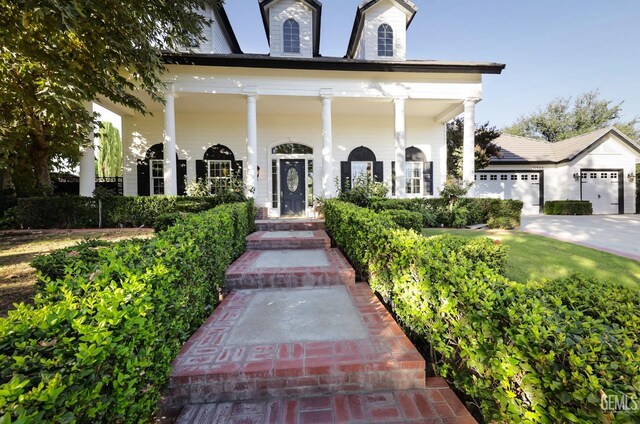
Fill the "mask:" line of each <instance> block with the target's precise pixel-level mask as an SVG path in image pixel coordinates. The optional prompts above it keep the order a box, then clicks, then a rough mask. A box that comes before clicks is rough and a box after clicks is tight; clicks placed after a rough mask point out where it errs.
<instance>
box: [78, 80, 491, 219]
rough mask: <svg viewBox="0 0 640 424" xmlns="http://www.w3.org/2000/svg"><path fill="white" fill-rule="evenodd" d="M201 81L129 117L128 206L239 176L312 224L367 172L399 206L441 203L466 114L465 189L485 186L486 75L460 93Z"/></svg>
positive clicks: (438, 88)
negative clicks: (476, 124)
mask: <svg viewBox="0 0 640 424" xmlns="http://www.w3.org/2000/svg"><path fill="white" fill-rule="evenodd" d="M194 68H195V69H200V68H196V67H191V68H190V69H194ZM201 70H202V71H203V74H199V73H193V74H190V75H186V73H180V74H177V75H175V76H173V77H172V83H171V84H170V86H169V88H170V89H169V90H167V92H166V95H165V99H166V105H164V106H163V105H161V104H158V103H153V102H152V101H151V100H150V99H146V102H147V104H148V106H149V109H150V111H151V112H152V115H150V116H140V115H138V114H134V113H130V112H127V111H121V113H122V114H123V143H124V152H125V153H124V154H125V159H124V167H125V170H124V193H125V195H130V196H135V195H158V194H165V195H180V194H184V191H185V182H190V181H194V180H196V179H197V180H203V181H205V182H207V183H208V184H212V185H213V184H216V183H217V182H219V181H220V180H223V179H225V178H231V176H232V175H236V176H239V177H241V178H242V180H243V182H244V185H245V187H246V191H247V193H248V194H249V195H250V196H253V197H254V198H255V200H256V204H257V205H258V206H261V207H266V208H267V210H268V215H269V217H278V216H283V215H302V216H308V217H312V216H314V204H315V199H316V198H317V197H333V196H335V195H336V193H337V192H338V191H339V190H342V189H344V188H345V186H348V185H349V184H352V183H353V181H354V180H355V179H356V178H357V177H358V176H359V175H362V174H364V173H367V174H369V175H370V176H371V177H372V178H374V179H375V180H376V181H378V182H382V183H384V184H385V185H386V186H387V187H388V188H389V189H390V191H391V193H390V194H391V195H392V196H394V197H400V198H402V197H412V196H416V197H429V196H437V195H438V194H439V189H440V187H441V186H442V185H443V183H444V181H445V179H446V175H447V169H446V158H447V151H446V122H448V121H449V120H450V119H452V118H453V117H455V116H457V115H459V114H460V113H462V112H464V113H465V118H467V122H468V123H469V125H468V126H469V128H468V129H467V130H468V131H466V133H465V134H466V135H465V146H466V149H465V158H464V160H465V178H466V179H468V180H471V179H472V178H473V115H474V108H475V103H476V102H477V99H478V98H479V97H480V95H481V83H480V80H479V78H478V76H474V75H456V78H457V79H458V78H459V79H461V80H462V82H458V83H451V82H450V81H449V80H444V79H443V78H442V76H438V75H421V74H418V75H416V74H411V75H406V76H405V77H406V79H407V80H410V81H407V82H406V83H404V84H401V83H399V82H397V81H388V79H389V76H388V75H385V76H384V78H382V76H381V77H380V78H381V79H380V80H376V79H375V78H373V79H372V80H368V81H360V80H356V79H354V78H353V77H352V76H349V77H348V79H347V78H346V77H345V76H344V74H340V73H336V72H334V73H333V74H337V75H333V77H334V78H336V79H334V80H331V79H329V80H327V78H322V77H321V76H320V75H315V76H313V77H311V76H309V74H310V72H309V71H305V72H303V71H299V72H293V71H289V72H288V73H290V74H292V75H291V76H290V78H289V79H287V80H286V81H285V80H284V79H283V78H282V77H280V76H277V77H276V76H274V75H273V74H271V75H269V76H268V77H267V76H266V75H263V76H262V77H261V78H258V77H252V78H249V77H247V78H245V80H242V79H237V78H236V79H234V78H231V75H226V76H224V75H223V76H218V75H217V74H216V75H214V74H213V72H212V71H211V69H209V68H202V69H201ZM245 72H246V71H245ZM258 72H259V71H257V70H256V73H258ZM262 72H263V73H267V72H268V71H262ZM223 73H224V72H223ZM311 73H312V74H316V73H315V72H311ZM293 74H305V76H304V77H303V76H302V75H297V76H294V75H293ZM302 79H304V85H302V81H301V80H302ZM248 83H252V84H248ZM314 85H315V87H314ZM324 86H333V87H338V88H332V89H327V88H322V87H324ZM107 106H108V105H107ZM469 146H471V147H470V148H469ZM469 153H470V154H469ZM81 172H82V173H83V174H84V173H85V172H86V173H90V172H91V170H90V169H88V167H85V169H82V170H81ZM85 179H88V178H85ZM81 186H82V184H81ZM85 186H86V187H87V188H86V189H85V192H84V193H81V194H83V195H87V193H90V192H89V191H88V186H89V185H85Z"/></svg>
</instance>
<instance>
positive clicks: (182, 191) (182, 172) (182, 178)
mask: <svg viewBox="0 0 640 424" xmlns="http://www.w3.org/2000/svg"><path fill="white" fill-rule="evenodd" d="M186 179H187V161H186V160H184V159H183V160H179V161H178V196H186V194H187V181H186Z"/></svg>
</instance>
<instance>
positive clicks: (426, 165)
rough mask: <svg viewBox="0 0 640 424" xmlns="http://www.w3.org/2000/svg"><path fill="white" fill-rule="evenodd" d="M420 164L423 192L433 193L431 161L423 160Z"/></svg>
mask: <svg viewBox="0 0 640 424" xmlns="http://www.w3.org/2000/svg"><path fill="white" fill-rule="evenodd" d="M422 166H423V167H422V180H423V181H424V191H425V194H433V162H423V165H422Z"/></svg>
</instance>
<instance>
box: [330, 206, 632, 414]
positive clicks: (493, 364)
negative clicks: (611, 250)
mask: <svg viewBox="0 0 640 424" xmlns="http://www.w3.org/2000/svg"><path fill="white" fill-rule="evenodd" d="M324 207H325V210H324V213H325V223H326V228H327V231H328V233H329V234H330V235H331V237H332V238H333V239H334V240H335V242H336V244H337V245H338V247H340V248H341V249H342V251H343V252H344V253H345V255H346V256H347V257H348V258H349V260H350V261H351V263H352V264H353V265H354V267H356V269H358V270H359V271H360V272H361V274H363V275H365V276H367V277H368V281H369V284H370V285H371V287H372V288H373V289H374V290H375V291H376V292H377V293H379V295H380V296H381V298H382V299H384V300H385V302H386V303H387V304H388V305H390V306H391V308H392V309H393V311H394V313H395V315H396V316H397V317H398V319H399V321H400V323H401V324H402V325H403V326H404V327H405V329H406V330H407V331H408V332H412V333H414V334H416V335H418V336H419V337H421V338H423V339H424V340H425V341H426V342H427V343H428V344H429V346H430V348H431V349H433V351H434V352H435V357H436V364H435V365H436V367H437V371H438V373H439V374H440V375H442V376H443V377H445V378H447V379H448V380H449V381H450V382H451V383H452V384H453V385H455V386H456V388H457V389H458V390H461V391H462V392H464V393H465V394H466V395H467V396H469V397H471V398H472V399H474V402H475V403H476V404H477V405H478V406H479V408H480V410H481V411H482V415H483V417H484V420H485V421H487V422H541V423H546V422H634V420H638V419H639V418H640V415H639V414H640V411H638V410H624V409H623V408H621V407H620V408H618V407H615V402H616V401H617V402H624V400H625V399H626V400H629V399H638V396H639V395H640V380H638V375H640V361H638V352H639V351H640V341H639V340H638V336H637V335H638V334H640V315H639V314H638V311H639V310H640V297H639V296H638V293H637V291H636V290H634V289H630V288H625V287H621V286H619V285H610V284H606V283H603V282H601V281H599V280H596V279H594V278H591V277H585V276H582V275H578V274H575V275H570V276H568V277H566V278H560V279H555V280H542V281H537V282H536V281H534V282H526V283H520V282H515V281H511V280H509V279H507V278H505V276H504V275H505V274H506V272H507V269H508V262H507V249H506V248H505V246H504V244H503V243H496V242H494V240H491V239H489V238H485V237H481V238H476V239H471V240H468V239H464V238H461V237H455V236H451V235H441V236H436V237H430V238H427V237H424V236H422V235H419V234H418V233H416V232H414V231H410V230H405V229H402V228H399V227H398V225H397V224H395V223H394V222H393V221H392V220H391V218H390V217H389V216H384V215H382V214H377V213H375V212H373V211H371V210H368V209H364V208H359V207H357V206H354V205H352V204H348V203H344V202H340V201H335V200H330V201H327V202H326V203H325V205H324ZM628 404H629V403H628V402H627V405H628ZM603 405H604V406H603ZM611 405H614V407H612V406H611Z"/></svg>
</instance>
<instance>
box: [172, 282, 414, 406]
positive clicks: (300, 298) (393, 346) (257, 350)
mask: <svg viewBox="0 0 640 424" xmlns="http://www.w3.org/2000/svg"><path fill="white" fill-rule="evenodd" d="M425 387H426V385H425V362H424V359H423V358H422V356H421V355H420V354H419V353H418V351H417V350H416V349H415V347H414V346H413V345H412V344H411V342H410V341H409V339H407V337H406V336H405V335H404V333H403V331H402V329H401V328H400V327H399V326H398V325H397V324H396V322H395V321H394V320H393V318H392V317H391V316H390V315H389V314H388V312H387V311H386V309H385V308H384V306H383V305H382V304H381V303H380V302H379V301H378V299H377V298H376V297H375V295H374V294H373V293H372V292H371V290H370V289H369V287H368V286H367V285H365V284H357V285H353V286H342V287H322V288H306V289H275V290H240V291H235V292H232V293H231V294H230V295H229V296H228V297H227V298H226V299H225V300H224V301H223V302H222V304H221V305H220V306H218V308H216V310H215V312H214V313H213V315H212V316H211V317H210V318H209V319H208V320H207V322H206V323H205V324H204V325H203V326H202V327H201V328H200V329H199V330H198V331H197V332H196V333H195V334H194V335H193V336H192V337H191V339H189V341H188V342H187V343H186V344H185V346H184V347H183V349H182V350H181V352H180V354H179V355H178V356H177V358H176V360H175V361H174V364H173V373H172V375H171V377H170V380H169V389H168V394H167V397H166V398H165V399H164V409H165V412H166V413H168V414H171V411H173V412H174V413H177V412H179V411H180V409H181V408H183V407H184V406H186V405H189V404H205V403H213V402H229V401H240V400H258V399H270V398H275V399H277V398H292V397H308V396H326V395H335V394H351V393H369V392H377V391H394V390H412V389H424V388H425Z"/></svg>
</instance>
